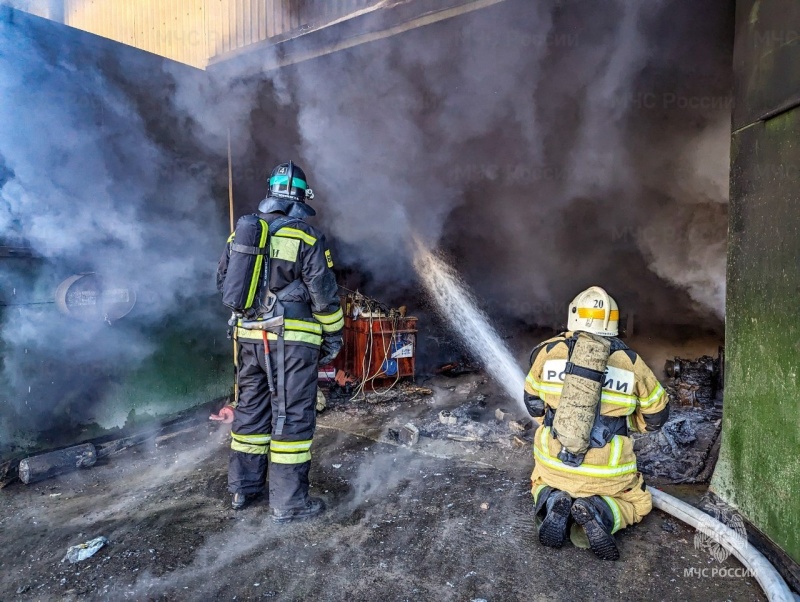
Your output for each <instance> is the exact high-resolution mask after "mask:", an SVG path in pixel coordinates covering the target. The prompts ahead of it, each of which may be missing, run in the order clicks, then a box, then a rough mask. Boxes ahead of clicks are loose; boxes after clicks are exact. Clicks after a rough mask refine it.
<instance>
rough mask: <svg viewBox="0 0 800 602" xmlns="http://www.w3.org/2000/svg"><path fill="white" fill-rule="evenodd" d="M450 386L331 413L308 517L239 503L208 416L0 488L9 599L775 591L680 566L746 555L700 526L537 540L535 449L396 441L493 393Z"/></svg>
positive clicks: (720, 596)
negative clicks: (390, 433)
mask: <svg viewBox="0 0 800 602" xmlns="http://www.w3.org/2000/svg"><path fill="white" fill-rule="evenodd" d="M453 384H455V381H454V383H453ZM446 385H447V383H442V382H437V383H433V389H434V391H435V394H434V395H433V396H431V397H429V398H426V399H424V400H422V401H417V402H416V403H413V404H412V403H410V402H409V403H405V404H404V403H402V402H401V403H386V404H365V403H361V404H359V405H357V406H353V405H348V406H341V407H339V408H333V409H331V410H328V411H326V413H325V414H323V415H322V416H321V417H320V421H319V423H320V424H319V426H320V428H319V430H318V434H317V437H316V439H315V444H314V449H313V452H314V464H313V469H312V482H313V489H314V493H315V494H319V495H321V496H322V497H323V498H325V500H326V501H327V503H328V505H329V508H330V509H329V511H328V512H327V513H326V514H325V515H324V517H323V518H320V519H317V520H315V521H311V522H307V523H301V524H295V525H287V526H277V525H274V524H273V523H272V522H271V521H270V520H269V518H268V504H267V501H266V500H262V501H260V502H258V503H256V504H255V505H253V506H252V507H250V508H248V509H247V510H245V511H242V512H239V513H236V512H233V511H232V510H230V509H229V506H228V504H229V496H228V494H227V493H226V478H227V477H226V458H227V441H226V439H227V434H226V432H225V429H224V428H222V427H220V426H218V425H215V424H213V425H212V424H208V425H205V424H202V425H199V426H197V427H196V428H193V429H189V430H186V431H184V432H181V433H178V434H176V435H173V436H171V437H168V438H162V439H161V440H159V442H158V443H157V444H155V443H151V444H150V445H146V446H142V447H139V448H136V449H133V450H128V451H126V452H123V453H121V454H118V455H116V456H113V457H111V458H108V459H106V460H104V461H103V462H102V463H100V464H99V465H97V466H95V467H94V468H92V469H88V470H84V471H82V472H78V473H73V474H71V475H65V476H62V477H59V478H57V479H54V480H51V481H48V482H45V483H41V484H39V485H32V486H28V487H26V486H24V485H21V484H15V485H12V486H11V487H8V488H6V489H4V490H3V491H2V492H0V496H2V498H3V504H2V508H0V600H52V599H64V600H78V599H80V600H125V599H130V600H256V599H270V600H304V599H312V600H317V601H328V600H331V601H332V600H348V601H351V600H352V601H358V600H364V601H368V600H369V601H371V600H380V601H394V600H398V601H399V600H415V601H416V600H453V601H472V600H481V599H483V600H487V601H490V602H493V601H507V600H543V601H544V600H680V601H681V602H687V601H694V600H697V601H702V602H708V601H709V600H763V599H765V598H764V597H763V595H762V593H761V591H760V590H759V588H758V585H757V584H756V583H755V581H754V580H753V579H748V578H744V577H715V578H712V577H707V578H698V577H689V576H686V575H685V571H687V570H690V569H692V568H694V569H704V568H707V569H735V568H741V566H740V565H739V564H738V563H737V562H736V561H735V560H734V559H729V560H727V561H726V562H724V563H721V564H720V563H717V561H715V560H713V559H712V558H711V557H710V556H709V555H708V554H707V553H706V552H703V551H698V550H696V549H695V547H694V545H693V539H694V531H693V530H692V529H690V528H688V527H684V526H682V525H680V524H677V523H676V522H675V521H673V520H672V519H670V518H668V517H667V516H666V515H664V514H662V513H660V512H659V511H654V512H653V513H652V514H651V515H649V516H648V517H647V518H646V519H645V521H644V522H643V523H641V524H639V525H637V526H635V527H633V528H630V529H628V530H626V531H624V532H623V533H621V534H620V535H619V536H618V541H619V545H620V548H621V552H622V560H621V561H619V562H616V563H607V562H601V561H598V560H596V559H595V557H594V556H593V555H592V553H591V552H590V551H588V550H583V549H578V548H575V547H574V546H572V545H571V544H567V545H566V546H565V547H564V548H562V549H561V550H551V549H547V548H543V547H542V546H540V545H539V543H538V541H537V539H536V535H535V526H534V522H533V517H532V515H531V501H530V494H529V492H528V476H529V473H530V470H531V463H532V460H531V457H530V450H529V449H528V448H526V449H515V448H513V447H512V446H510V445H502V444H483V443H456V442H450V441H433V440H426V439H425V438H423V439H421V441H420V443H419V444H418V445H417V446H415V447H414V448H411V449H408V448H403V447H398V446H397V445H394V444H391V443H389V442H387V441H386V439H387V428H388V427H389V426H391V425H394V426H397V425H399V424H402V423H404V422H405V421H407V420H408V419H409V418H410V417H411V418H414V419H417V420H419V419H421V418H423V417H425V416H427V415H429V414H431V413H434V412H438V411H439V409H441V408H442V407H445V406H447V405H448V404H449V405H450V406H453V405H454V404H457V403H459V400H461V401H463V399H462V398H466V397H469V396H470V395H474V394H475V393H477V392H479V391H480V390H481V388H482V387H484V388H485V387H487V386H488V385H486V384H485V383H482V381H481V380H480V379H477V377H474V378H472V379H471V380H470V379H469V378H467V379H466V380H463V379H462V380H461V381H459V384H458V385H457V386H456V387H455V390H453V391H451V390H449V388H448V387H447V386H446ZM487 411H493V410H492V409H491V407H489V408H487ZM376 439H380V440H378V441H376ZM482 506H483V507H482ZM99 535H104V536H106V537H108V538H109V540H110V544H109V545H108V546H106V547H105V548H103V549H101V550H100V551H99V552H98V553H97V554H96V555H95V556H93V557H92V558H90V559H88V560H86V561H83V562H81V563H78V564H74V565H71V564H69V563H67V562H64V563H61V562H60V561H61V559H62V557H63V556H64V554H65V552H66V549H67V547H68V546H70V545H74V544H77V543H80V542H83V541H86V540H88V539H91V538H94V537H97V536H99Z"/></svg>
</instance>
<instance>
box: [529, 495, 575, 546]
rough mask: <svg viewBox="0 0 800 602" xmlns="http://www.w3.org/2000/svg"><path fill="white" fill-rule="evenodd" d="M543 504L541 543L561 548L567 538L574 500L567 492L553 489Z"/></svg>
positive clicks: (540, 528)
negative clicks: (543, 515)
mask: <svg viewBox="0 0 800 602" xmlns="http://www.w3.org/2000/svg"><path fill="white" fill-rule="evenodd" d="M541 502H542V505H543V506H544V509H545V517H544V521H542V525H541V526H540V527H539V541H540V542H541V543H542V545H543V546H548V547H550V548H560V547H561V546H562V545H563V544H564V540H565V539H566V538H567V522H568V519H569V512H570V506H572V498H571V497H570V495H569V494H568V493H567V492H565V491H559V490H558V489H553V490H551V491H550V492H548V494H547V498H546V499H544V500H541ZM537 506H538V504H537ZM539 507H540V508H541V506H539Z"/></svg>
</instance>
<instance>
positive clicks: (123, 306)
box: [56, 272, 136, 323]
mask: <svg viewBox="0 0 800 602" xmlns="http://www.w3.org/2000/svg"><path fill="white" fill-rule="evenodd" d="M56 305H57V307H58V309H59V311H60V312H61V313H63V314H64V315H67V316H70V317H71V318H76V319H78V320H84V321H86V322H101V321H105V322H109V323H111V322H115V321H117V320H119V319H120V318H124V317H125V316H127V315H128V314H129V313H130V312H131V310H132V309H133V306H134V305H136V292H135V291H134V290H133V288H131V287H130V286H128V285H126V284H124V283H119V282H114V281H111V280H106V279H104V278H102V277H101V276H99V275H98V274H96V273H94V272H89V273H85V274H75V275H74V276H70V277H69V278H67V279H66V280H64V282H62V283H61V284H59V285H58V288H57V289H56Z"/></svg>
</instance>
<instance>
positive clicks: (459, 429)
mask: <svg viewBox="0 0 800 602" xmlns="http://www.w3.org/2000/svg"><path fill="white" fill-rule="evenodd" d="M416 427H417V429H418V431H419V435H420V436H421V437H429V438H431V439H447V440H450V441H460V442H464V443H492V444H501V445H513V446H514V447H519V446H520V444H521V445H526V444H527V443H529V442H530V435H531V434H532V433H533V431H532V430H531V427H532V422H530V420H524V419H523V420H518V419H517V418H516V417H515V416H514V415H512V414H511V413H510V412H508V411H507V410H502V409H497V410H495V411H494V412H492V411H491V410H489V409H488V408H487V404H486V398H485V396H483V395H479V396H477V397H476V398H474V399H472V400H470V401H468V402H466V403H464V404H462V405H461V406H459V407H457V408H454V409H452V410H441V411H439V412H438V413H435V414H431V415H429V416H426V417H425V418H423V419H420V420H417V422H416ZM404 428H405V427H404ZM401 434H402V433H401ZM390 435H392V436H393V433H392V432H391V430H390ZM524 437H527V439H524ZM401 438H402V437H401ZM516 439H519V440H520V444H515V440H516Z"/></svg>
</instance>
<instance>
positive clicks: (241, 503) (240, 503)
mask: <svg viewBox="0 0 800 602" xmlns="http://www.w3.org/2000/svg"><path fill="white" fill-rule="evenodd" d="M262 495H263V494H261V493H252V494H244V493H234V494H233V497H232V498H231V508H233V509H234V510H242V509H243V508H244V507H245V506H249V505H250V504H251V503H252V502H253V500H255V499H257V498H260V497H261V496H262Z"/></svg>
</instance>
